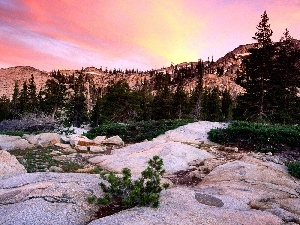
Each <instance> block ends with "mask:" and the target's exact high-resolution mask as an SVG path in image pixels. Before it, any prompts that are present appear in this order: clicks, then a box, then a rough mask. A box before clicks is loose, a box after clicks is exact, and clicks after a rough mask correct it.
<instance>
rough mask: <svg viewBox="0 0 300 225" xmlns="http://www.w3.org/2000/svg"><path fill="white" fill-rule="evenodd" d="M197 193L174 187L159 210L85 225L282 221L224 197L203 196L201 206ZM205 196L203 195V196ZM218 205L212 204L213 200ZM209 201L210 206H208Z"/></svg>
mask: <svg viewBox="0 0 300 225" xmlns="http://www.w3.org/2000/svg"><path fill="white" fill-rule="evenodd" d="M200 192H201V191H199V190H194V189H191V188H183V187H177V188H172V189H167V190H165V191H163V192H162V194H161V198H160V202H161V205H160V207H159V208H157V209H154V208H147V207H135V208H132V209H129V210H126V211H122V212H120V213H118V214H115V215H112V216H108V217H104V218H100V219H97V220H95V221H93V222H91V223H89V225H104V224H105V225H115V224H118V225H132V224H134V225H148V224H153V225H154V224H158V225H165V224H169V225H171V224H172V225H182V224H184V225H196V224H205V225H212V224H214V225H220V224H222V225H227V224H228V225H229V224H230V225H240V224H244V225H253V224H255V225H267V224H272V225H275V224H282V220H281V219H280V218H279V217H277V216H275V215H273V214H272V213H270V212H266V211H259V210H254V209H251V208H250V207H249V206H248V205H247V204H244V203H242V202H241V203H240V204H239V205H233V204H232V201H234V200H231V199H229V198H227V197H226V196H218V197H210V198H208V197H206V202H205V203H200V202H199V201H197V199H196V197H195V196H196V194H198V195H199V193H200ZM206 196H207V195H206ZM217 198H218V202H219V201H222V202H223V203H224V204H223V205H222V206H221V205H219V203H218V205H217V206H216V205H214V204H215V202H216V199H217ZM210 201H212V204H210Z"/></svg>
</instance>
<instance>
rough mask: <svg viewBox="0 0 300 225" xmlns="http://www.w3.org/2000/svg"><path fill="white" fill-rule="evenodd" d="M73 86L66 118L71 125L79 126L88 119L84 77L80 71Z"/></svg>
mask: <svg viewBox="0 0 300 225" xmlns="http://www.w3.org/2000/svg"><path fill="white" fill-rule="evenodd" d="M73 88H74V94H73V95H72V96H71V98H70V100H69V106H68V118H69V122H70V123H71V124H72V125H73V126H75V127H79V126H81V125H82V124H83V123H84V122H86V121H87V120H88V114H87V104H86V97H85V87H84V77H83V74H82V72H79V76H78V78H77V79H76V80H75V83H74V87H73Z"/></svg>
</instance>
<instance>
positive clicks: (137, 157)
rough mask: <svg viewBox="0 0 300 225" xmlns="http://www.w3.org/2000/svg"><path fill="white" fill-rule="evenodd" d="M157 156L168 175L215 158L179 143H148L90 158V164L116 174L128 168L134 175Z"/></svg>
mask: <svg viewBox="0 0 300 225" xmlns="http://www.w3.org/2000/svg"><path fill="white" fill-rule="evenodd" d="M155 155H158V156H160V157H161V158H162V159H163V162H164V169H165V170H166V172H167V173H175V172H177V171H180V170H187V169H188V168H189V164H190V163H192V162H193V161H198V162H199V161H204V160H205V159H208V158H212V157H213V155H211V154H210V153H208V152H206V151H203V150H201V149H198V148H195V147H192V146H190V145H185V144H182V143H179V142H172V141H148V142H142V143H138V144H133V145H129V146H127V147H124V148H121V149H116V150H114V151H113V152H112V154H111V155H102V156H96V157H93V158H90V159H89V162H91V163H94V164H97V165H99V166H100V167H102V168H105V169H107V170H111V171H115V172H121V170H122V168H124V167H127V168H129V169H131V171H132V173H133V174H140V173H141V172H142V171H143V170H144V169H146V167H147V162H148V160H149V159H150V158H152V157H153V156H155Z"/></svg>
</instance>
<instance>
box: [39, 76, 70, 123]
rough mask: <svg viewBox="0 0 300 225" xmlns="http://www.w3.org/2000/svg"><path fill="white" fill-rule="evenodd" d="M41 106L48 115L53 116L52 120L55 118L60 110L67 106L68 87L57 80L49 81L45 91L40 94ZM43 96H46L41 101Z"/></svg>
mask: <svg viewBox="0 0 300 225" xmlns="http://www.w3.org/2000/svg"><path fill="white" fill-rule="evenodd" d="M39 95H40V105H41V107H42V108H44V110H45V111H46V113H49V114H51V117H52V119H54V118H55V116H56V114H57V111H58V109H62V108H63V107H64V106H65V101H66V86H65V84H64V83H60V82H59V81H58V80H56V79H48V80H47V81H46V85H45V88H44V90H43V91H42V92H41V93H39ZM41 96H44V98H43V99H41Z"/></svg>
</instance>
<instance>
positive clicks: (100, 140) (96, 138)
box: [93, 136, 106, 145]
mask: <svg viewBox="0 0 300 225" xmlns="http://www.w3.org/2000/svg"><path fill="white" fill-rule="evenodd" d="M105 139H106V136H97V137H95V138H94V139H93V142H94V143H95V144H97V145H101V144H102V142H103V141H104V140H105Z"/></svg>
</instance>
